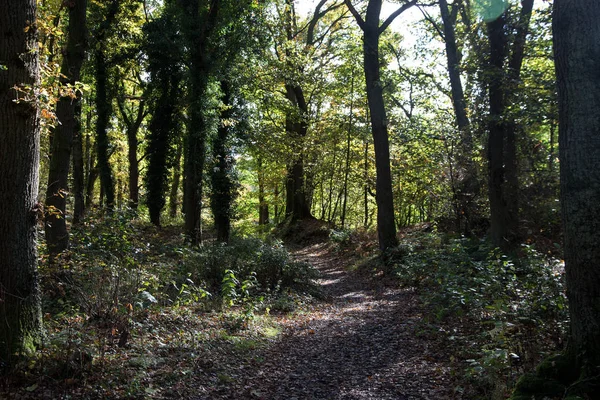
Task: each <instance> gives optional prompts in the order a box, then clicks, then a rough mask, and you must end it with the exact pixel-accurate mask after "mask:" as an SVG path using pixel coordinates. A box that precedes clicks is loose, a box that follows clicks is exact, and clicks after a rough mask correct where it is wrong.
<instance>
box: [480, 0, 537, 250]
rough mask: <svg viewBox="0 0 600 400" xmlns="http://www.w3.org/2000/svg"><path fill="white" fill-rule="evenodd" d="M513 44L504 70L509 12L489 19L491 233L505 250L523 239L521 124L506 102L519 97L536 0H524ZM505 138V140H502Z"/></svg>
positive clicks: (496, 243)
mask: <svg viewBox="0 0 600 400" xmlns="http://www.w3.org/2000/svg"><path fill="white" fill-rule="evenodd" d="M521 3H522V7H521V12H520V16H519V21H518V24H517V29H516V33H515V35H514V36H515V38H514V42H513V45H512V49H511V50H512V52H511V57H510V60H509V62H508V65H507V66H508V70H507V71H506V72H505V71H504V65H505V59H506V57H507V50H508V48H507V41H508V35H507V32H506V31H505V24H506V13H504V14H502V15H501V16H500V17H498V18H497V19H496V20H494V21H491V22H488V24H487V25H488V39H489V42H490V59H489V61H490V73H489V77H490V82H489V84H488V87H489V95H490V122H489V124H490V128H489V130H490V132H489V138H488V155H489V159H488V162H489V174H490V183H489V188H490V190H489V196H490V212H491V218H490V225H491V227H490V236H491V239H492V242H493V243H494V244H495V245H496V246H499V247H501V248H503V249H505V250H509V249H511V248H513V247H514V246H515V245H516V244H517V243H518V239H519V200H518V199H519V179H518V159H517V131H518V130H519V127H518V126H517V124H516V122H515V120H514V118H513V117H512V116H510V115H509V113H508V110H507V107H506V105H507V104H510V103H514V102H516V101H517V99H516V97H515V93H516V92H517V90H518V86H519V79H520V74H521V66H522V64H523V57H524V52H525V42H526V38H527V32H528V29H529V21H530V19H531V12H532V9H533V0H523V1H522V2H521ZM501 142H502V143H501Z"/></svg>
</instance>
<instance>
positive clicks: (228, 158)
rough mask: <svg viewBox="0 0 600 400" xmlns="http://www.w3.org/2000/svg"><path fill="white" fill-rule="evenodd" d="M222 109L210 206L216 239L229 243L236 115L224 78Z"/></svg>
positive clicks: (214, 147) (215, 144)
mask: <svg viewBox="0 0 600 400" xmlns="http://www.w3.org/2000/svg"><path fill="white" fill-rule="evenodd" d="M221 93H222V98H221V101H222V103H223V104H222V107H223V108H222V110H221V115H220V120H221V121H220V125H219V129H218V130H217V137H216V139H215V142H214V144H213V160H214V165H213V168H212V170H211V183H212V198H211V208H212V211H213V216H214V219H215V228H216V231H217V241H218V242H221V243H229V236H230V234H231V213H232V209H231V208H232V205H233V199H234V197H235V194H234V182H233V180H232V173H233V171H232V169H233V156H232V154H231V149H230V148H229V146H228V140H229V134H230V132H229V131H230V128H229V124H230V120H231V118H232V116H233V110H232V107H233V104H232V103H233V102H232V100H233V99H232V94H231V87H230V85H229V82H227V81H225V80H223V81H221Z"/></svg>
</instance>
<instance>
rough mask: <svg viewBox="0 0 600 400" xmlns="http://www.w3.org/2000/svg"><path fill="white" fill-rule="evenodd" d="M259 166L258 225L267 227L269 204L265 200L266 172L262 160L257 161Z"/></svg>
mask: <svg viewBox="0 0 600 400" xmlns="http://www.w3.org/2000/svg"><path fill="white" fill-rule="evenodd" d="M257 165H258V225H267V224H268V223H269V204H268V203H267V201H266V199H265V191H266V190H265V187H266V182H265V170H264V167H263V163H262V159H261V158H260V157H259V158H258V159H257Z"/></svg>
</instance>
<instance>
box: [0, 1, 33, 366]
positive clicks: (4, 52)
mask: <svg viewBox="0 0 600 400" xmlns="http://www.w3.org/2000/svg"><path fill="white" fill-rule="evenodd" d="M0 10H2V11H1V12H0V27H1V28H0V29H2V37H1V38H0V64H1V65H2V68H0V171H2V173H1V174H0V204H2V208H3V210H2V212H0V237H1V238H2V240H0V266H1V267H0V360H2V361H4V362H6V363H7V364H9V365H10V364H11V363H12V362H13V359H12V358H13V357H14V354H15V353H18V354H23V353H29V352H32V351H33V350H35V347H36V345H37V344H39V342H40V337H41V330H42V322H41V321H42V319H41V300H40V290H39V280H38V272H37V250H36V239H37V237H36V223H37V217H38V215H39V213H41V208H40V207H41V206H40V205H39V204H37V203H36V198H37V190H38V184H39V150H40V144H39V143H40V121H39V104H38V103H37V98H36V97H37V94H38V93H37V92H38V85H39V62H38V57H39V54H38V52H37V50H38V44H37V28H36V2H35V1H34V0H0ZM15 87H16V88H19V90H17V91H16V90H14V88H15ZM15 100H17V101H15Z"/></svg>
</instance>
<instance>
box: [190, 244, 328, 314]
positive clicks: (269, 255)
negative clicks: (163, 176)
mask: <svg viewBox="0 0 600 400" xmlns="http://www.w3.org/2000/svg"><path fill="white" fill-rule="evenodd" d="M181 269H182V271H183V272H184V273H185V274H190V276H191V277H192V279H193V280H194V281H197V282H200V281H201V282H205V283H206V287H207V288H208V289H209V291H210V292H211V293H213V294H218V295H220V296H221V297H222V298H223V299H224V300H225V302H226V304H229V305H232V304H235V303H239V302H241V301H242V300H244V299H246V298H248V297H250V296H254V295H260V294H261V293H276V292H279V291H281V290H283V289H288V288H289V289H294V290H298V291H309V292H310V291H314V289H315V284H314V282H313V279H315V278H316V277H317V276H318V271H317V270H316V269H315V268H314V267H312V266H311V265H310V264H308V263H304V262H299V261H295V260H293V259H292V257H291V256H290V254H289V253H288V251H287V250H286V249H285V248H284V247H283V245H282V244H281V243H279V242H274V243H266V242H263V241H262V240H260V239H235V240H233V241H232V243H231V244H229V245H225V244H215V245H213V246H207V247H204V248H202V249H201V250H200V251H199V252H189V253H188V254H187V255H186V257H185V259H184V262H183V265H182V266H181Z"/></svg>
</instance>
